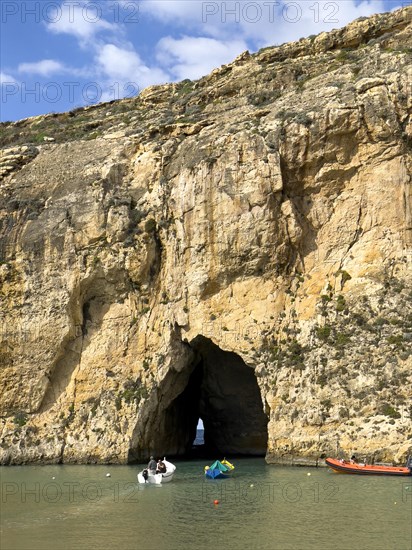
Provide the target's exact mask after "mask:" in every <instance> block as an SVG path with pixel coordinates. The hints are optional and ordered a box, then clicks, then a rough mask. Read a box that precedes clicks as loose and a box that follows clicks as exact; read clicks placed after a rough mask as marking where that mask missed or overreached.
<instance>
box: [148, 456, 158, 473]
mask: <svg viewBox="0 0 412 550" xmlns="http://www.w3.org/2000/svg"><path fill="white" fill-rule="evenodd" d="M147 469H148V470H149V472H150V473H151V474H153V475H155V473H156V469H157V464H156V460H155V459H154V458H153V457H152V456H151V457H150V460H149V464H148V465H147Z"/></svg>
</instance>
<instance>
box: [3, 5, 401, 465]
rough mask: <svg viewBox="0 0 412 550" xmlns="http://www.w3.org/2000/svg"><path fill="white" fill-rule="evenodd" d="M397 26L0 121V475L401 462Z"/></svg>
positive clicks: (364, 25) (338, 34)
mask: <svg viewBox="0 0 412 550" xmlns="http://www.w3.org/2000/svg"><path fill="white" fill-rule="evenodd" d="M411 15H412V9H411V8H405V9H403V10H399V11H396V12H394V13H391V14H385V15H378V16H373V17H371V18H369V19H364V20H357V21H355V22H353V23H352V24H350V25H349V26H347V27H346V28H344V29H342V30H338V31H332V32H331V33H321V34H319V35H318V36H316V37H310V38H308V39H302V40H300V41H299V42H296V43H292V44H286V45H283V46H280V47H274V48H266V49H264V50H261V51H260V52H258V53H256V54H253V55H250V54H249V53H247V52H246V53H244V54H242V55H241V56H240V57H239V58H237V59H236V60H235V61H234V62H233V63H231V64H230V65H227V66H223V67H221V68H220V69H217V70H215V71H213V73H211V74H210V75H209V76H206V77H204V78H202V79H201V80H199V81H196V82H191V81H184V82H182V83H179V84H172V85H165V86H156V87H152V88H149V89H146V90H144V91H143V92H142V93H141V95H140V96H139V97H136V98H133V99H130V100H123V101H120V102H113V103H111V104H103V105H97V106H94V107H89V108H85V109H77V110H75V111H72V112H70V113H65V114H52V115H47V116H42V117H36V118H32V119H27V120H23V121H19V122H16V123H6V124H2V125H1V127H0V129H1V141H0V143H1V146H2V157H1V159H0V177H1V178H2V179H1V183H0V293H1V304H0V306H1V307H0V327H1V342H0V362H1V370H0V388H1V410H0V415H1V418H0V440H1V441H0V461H1V462H2V463H5V464H9V463H11V464H19V463H23V462H39V461H43V462H59V461H63V462H119V463H124V462H126V461H132V460H135V459H145V458H146V457H147V455H148V453H149V452H153V453H156V454H158V453H162V454H163V453H167V454H172V453H173V454H182V453H184V452H185V451H187V450H188V449H189V448H190V445H191V442H192V440H193V438H194V431H195V428H196V423H197V419H198V417H199V416H201V417H202V418H203V420H204V423H205V429H206V440H207V441H206V442H207V444H208V445H209V447H210V448H211V449H212V448H214V449H216V450H217V451H219V452H222V453H227V454H229V453H237V452H240V453H242V452H244V453H252V454H258V453H266V457H267V460H268V461H273V462H281V461H289V462H299V461H304V460H306V461H308V462H316V461H318V460H319V459H320V458H322V457H324V456H325V455H327V454H332V455H336V454H342V453H343V454H344V453H352V452H358V453H362V454H364V455H371V456H372V455H374V458H375V459H376V460H377V459H384V460H395V461H402V460H404V458H405V457H406V455H407V453H408V452H410V451H411V447H412V441H411V440H412V406H411V395H412V379H411V366H412V300H411V298H412V284H411V283H412V275H411V273H412V270H411V266H412V209H411V144H412V122H411V116H410V115H411V107H412V94H411V82H412V64H411V47H410V46H411V34H412V30H411ZM45 138H46V139H45Z"/></svg>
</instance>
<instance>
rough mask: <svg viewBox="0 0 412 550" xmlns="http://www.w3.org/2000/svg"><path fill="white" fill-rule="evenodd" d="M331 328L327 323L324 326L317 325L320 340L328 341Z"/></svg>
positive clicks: (317, 334)
mask: <svg viewBox="0 0 412 550" xmlns="http://www.w3.org/2000/svg"><path fill="white" fill-rule="evenodd" d="M331 330H332V329H331V327H330V326H329V325H325V326H324V327H317V328H316V336H317V337H318V338H319V340H322V341H323V342H327V340H328V339H329V337H330V334H331Z"/></svg>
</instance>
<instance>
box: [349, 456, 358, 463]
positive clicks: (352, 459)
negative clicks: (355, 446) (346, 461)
mask: <svg viewBox="0 0 412 550" xmlns="http://www.w3.org/2000/svg"><path fill="white" fill-rule="evenodd" d="M350 462H351V464H356V463H357V458H356V456H355V455H352V456H351V457H350Z"/></svg>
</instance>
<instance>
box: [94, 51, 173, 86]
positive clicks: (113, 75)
mask: <svg viewBox="0 0 412 550" xmlns="http://www.w3.org/2000/svg"><path fill="white" fill-rule="evenodd" d="M96 62H97V69H98V70H99V71H100V72H101V73H102V74H103V75H104V77H105V78H106V79H107V80H108V81H110V82H111V83H112V84H114V83H127V82H133V83H136V84H137V85H138V87H139V88H140V89H142V88H145V87H146V86H149V85H151V84H161V83H164V82H167V81H168V80H170V78H169V76H168V75H167V74H166V73H165V72H164V71H162V70H161V69H159V68H156V67H152V68H151V67H148V66H147V65H146V64H145V63H144V62H143V61H142V59H141V58H140V56H139V55H138V53H137V52H136V51H134V50H133V49H132V48H131V47H129V48H122V47H119V46H116V45H115V44H105V45H104V46H102V47H101V48H100V49H99V51H98V52H97V55H96Z"/></svg>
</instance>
